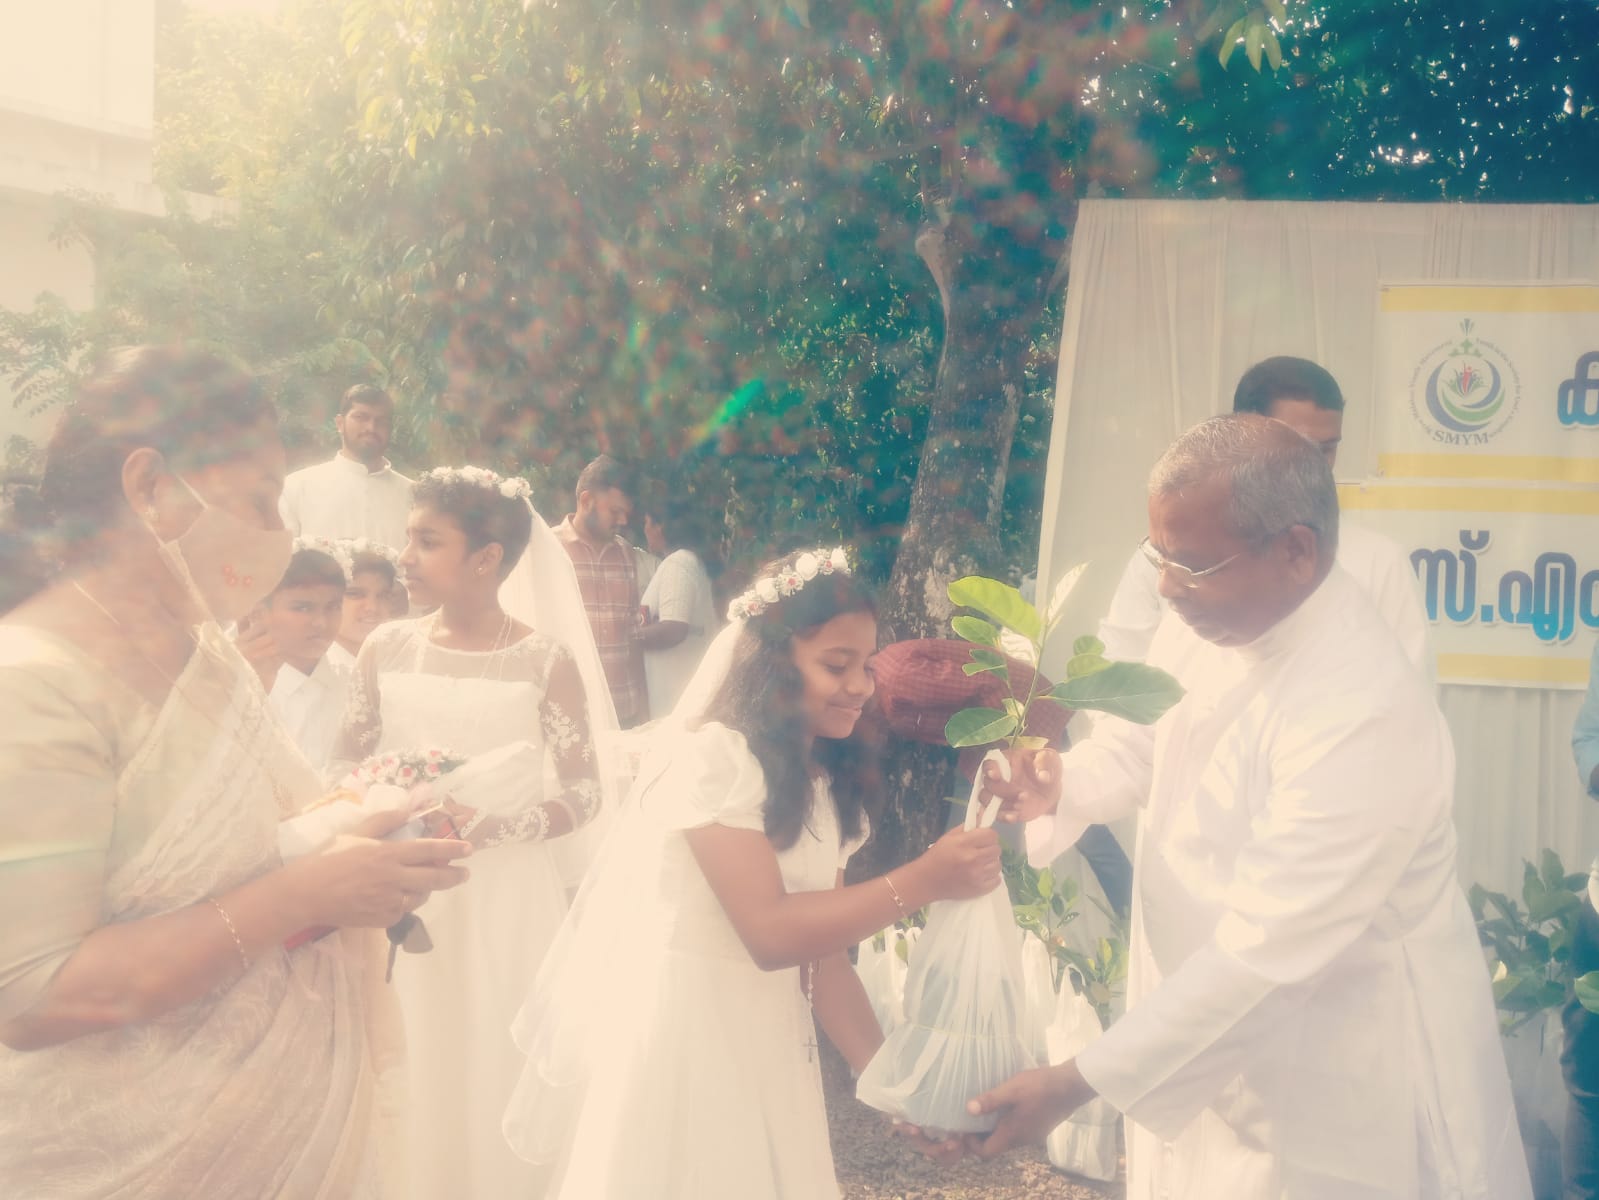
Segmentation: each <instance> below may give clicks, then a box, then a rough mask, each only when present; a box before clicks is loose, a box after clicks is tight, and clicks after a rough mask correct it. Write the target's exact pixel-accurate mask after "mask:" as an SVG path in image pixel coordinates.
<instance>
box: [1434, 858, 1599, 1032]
mask: <svg viewBox="0 0 1599 1200" xmlns="http://www.w3.org/2000/svg"><path fill="white" fill-rule="evenodd" d="M1523 865H1524V868H1525V869H1524V871H1523V875H1522V883H1521V902H1520V903H1518V902H1517V901H1516V900H1514V899H1512V898H1511V897H1510V896H1507V895H1505V894H1504V893H1503V892H1492V891H1489V890H1488V889H1487V888H1485V887H1483V886H1482V885H1481V884H1472V886H1471V888H1470V890H1469V891H1468V892H1467V893H1466V899H1467V902H1468V903H1469V904H1470V906H1471V915H1472V916H1473V917H1474V918H1475V919H1476V922H1477V936H1478V937H1480V938H1481V939H1482V944H1483V946H1484V947H1485V948H1486V949H1487V951H1488V969H1489V971H1490V973H1491V974H1492V976H1493V991H1494V1003H1495V1004H1497V1005H1498V1007H1499V1023H1500V1028H1501V1031H1502V1032H1504V1033H1512V1032H1514V1031H1515V1030H1517V1029H1519V1028H1521V1027H1522V1026H1523V1025H1525V1024H1527V1023H1528V1022H1529V1021H1532V1020H1533V1019H1534V1018H1536V1017H1538V1016H1540V1015H1541V1014H1542V1013H1544V1012H1545V1011H1546V1010H1548V1009H1551V1008H1559V1007H1561V1006H1562V1005H1564V1004H1565V1003H1566V1001H1567V1000H1569V999H1571V997H1572V996H1573V995H1575V996H1576V998H1577V999H1578V1000H1579V1001H1580V1002H1581V1003H1582V1006H1583V1007H1584V1008H1586V1009H1588V1010H1589V1011H1590V1012H1599V971H1590V972H1588V973H1587V974H1586V975H1583V976H1581V977H1580V978H1578V977H1575V976H1573V974H1572V967H1571V947H1572V944H1573V942H1575V940H1576V936H1577V922H1578V919H1579V917H1580V915H1581V912H1582V893H1583V892H1584V891H1585V890H1586V888H1587V886H1588V876H1587V875H1586V874H1567V873H1566V869H1565V867H1564V865H1562V863H1561V861H1560V856H1559V855H1558V854H1556V853H1555V852H1554V851H1553V850H1545V851H1544V852H1543V854H1542V856H1541V857H1540V858H1539V861H1538V865H1537V866H1534V865H1533V864H1532V863H1530V862H1527V863H1524V864H1523ZM1522 904H1525V905H1526V907H1525V908H1523V907H1522Z"/></svg>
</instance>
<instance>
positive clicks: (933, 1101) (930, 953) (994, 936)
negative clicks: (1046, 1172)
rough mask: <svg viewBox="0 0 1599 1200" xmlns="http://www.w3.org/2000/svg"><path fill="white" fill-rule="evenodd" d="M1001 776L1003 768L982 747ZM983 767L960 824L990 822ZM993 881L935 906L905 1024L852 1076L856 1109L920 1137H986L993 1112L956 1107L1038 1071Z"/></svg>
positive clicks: (1014, 948) (1009, 915)
mask: <svg viewBox="0 0 1599 1200" xmlns="http://www.w3.org/2000/svg"><path fill="white" fill-rule="evenodd" d="M989 761H994V762H996V763H997V764H998V766H999V770H1000V771H1001V773H1002V774H1003V775H1004V776H1005V777H1006V778H1009V777H1010V763H1009V760H1008V759H1006V757H1005V756H1004V754H1002V753H1000V752H999V751H991V752H990V753H989V754H988V755H987V756H986V757H985V758H984V760H983V762H984V763H985V764H986V763H988V762H989ZM982 778H983V768H982V767H981V766H980V767H979V768H978V770H977V779H976V781H975V782H974V783H973V784H972V795H971V799H970V800H969V801H968V802H967V805H966V828H967V829H975V828H978V827H979V825H981V826H982V827H983V828H987V827H988V826H990V825H992V824H993V823H994V817H995V816H996V815H997V814H998V811H999V804H1000V801H999V798H998V797H997V796H996V797H995V798H994V799H993V800H992V801H991V802H990V803H989V805H988V807H987V809H986V810H984V811H982V812H979V805H978V795H979V793H980V792H981V790H982ZM1017 934H1018V930H1017V927H1016V917H1015V914H1014V912H1013V910H1012V909H1011V903H1010V894H1009V892H1008V891H1007V890H1006V888H1005V885H1004V884H1003V883H1001V884H1000V885H999V886H998V887H996V888H995V889H994V890H993V891H992V892H990V893H989V894H988V895H986V896H979V897H977V898H976V899H974V900H940V901H938V902H936V903H935V904H933V905H932V906H931V907H930V908H929V910H928V916H927V927H926V928H925V929H924V930H923V931H922V936H921V937H920V938H919V939H918V940H917V942H916V944H915V946H914V947H913V948H912V950H911V955H910V965H909V967H908V969H907V972H906V978H905V1023H904V1024H902V1025H900V1026H899V1027H898V1028H896V1029H894V1030H893V1032H891V1033H890V1034H888V1036H887V1037H886V1038H885V1039H884V1041H883V1045H882V1047H881V1048H880V1049H879V1050H878V1051H877V1053H876V1054H875V1055H874V1056H873V1057H872V1061H871V1062H870V1063H868V1064H867V1066H866V1070H865V1071H863V1072H862V1073H861V1077H860V1082H859V1084H858V1085H857V1087H856V1095H857V1096H858V1097H859V1098H860V1099H861V1100H862V1101H863V1102H864V1103H866V1104H869V1105H871V1106H872V1107H873V1108H876V1109H879V1110H881V1111H882V1112H886V1113H888V1114H889V1115H890V1116H893V1117H897V1118H899V1119H900V1120H902V1121H907V1122H909V1123H910V1124H913V1125H919V1126H921V1127H922V1128H923V1129H926V1130H929V1131H937V1132H940V1133H986V1132H988V1131H989V1130H991V1129H993V1128H994V1126H995V1125H996V1124H997V1122H998V1119H999V1118H998V1116H997V1114H988V1115H985V1116H976V1117H974V1116H972V1115H971V1114H970V1113H968V1112H967V1111H966V1103H967V1101H969V1100H971V1099H972V1098H973V1097H975V1096H978V1095H981V1094H982V1093H983V1092H986V1091H988V1090H989V1089H990V1088H992V1087H994V1086H995V1085H997V1084H1000V1083H1003V1082H1004V1081H1005V1080H1007V1079H1009V1078H1010V1077H1011V1076H1012V1075H1015V1074H1016V1073H1017V1072H1018V1071H1025V1070H1028V1069H1030V1068H1032V1067H1035V1066H1037V1065H1038V1063H1037V1060H1036V1058H1035V1057H1034V1054H1033V1046H1032V1042H1033V1037H1032V1033H1031V1031H1030V1030H1029V1027H1028V1015H1029V1012H1028V1009H1029V1005H1028V997H1027V989H1026V984H1025V980H1024V977H1023V972H1022V952H1021V941H1020V938H1019V937H1018V936H1017Z"/></svg>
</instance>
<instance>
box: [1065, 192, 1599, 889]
mask: <svg viewBox="0 0 1599 1200" xmlns="http://www.w3.org/2000/svg"><path fill="white" fill-rule="evenodd" d="M1596 278H1599V206H1592V205H1454V204H1451V205H1446V204H1263V203H1232V202H1227V201H1215V202H1204V203H1188V202H1180V201H1110V200H1096V201H1088V202H1086V203H1084V204H1083V205H1082V207H1081V209H1080V211H1079V215H1078V221H1077V227H1076V231H1075V233H1074V234H1073V243H1072V251H1071V276H1070V280H1069V283H1068V289H1067V297H1066V316H1065V325H1064V329H1063V331H1062V336H1061V353H1060V375H1059V380H1058V382H1057V385H1056V394H1055V415H1054V426H1053V430H1052V433H1051V438H1050V452H1049V476H1048V481H1047V483H1046V485H1045V491H1044V524H1043V535H1042V539H1041V544H1040V547H1039V580H1040V582H1039V592H1040V594H1041V595H1044V596H1047V595H1048V594H1049V588H1050V585H1051V582H1052V581H1053V580H1054V579H1055V578H1056V577H1057V576H1059V575H1060V574H1061V573H1062V572H1063V571H1064V570H1065V569H1066V568H1067V567H1069V566H1071V565H1073V564H1074V563H1078V562H1084V561H1086V562H1089V563H1090V564H1092V565H1091V566H1090V569H1089V571H1088V573H1087V575H1086V576H1085V578H1084V580H1083V582H1082V584H1081V585H1080V586H1079V588H1078V590H1077V592H1076V594H1075V595H1074V597H1073V602H1072V610H1071V612H1070V614H1069V616H1068V619H1067V622H1066V624H1065V626H1064V632H1065V633H1066V634H1067V636H1066V637H1064V638H1062V639H1059V644H1057V645H1054V646H1052V647H1051V648H1050V657H1049V658H1048V659H1047V660H1046V666H1053V667H1055V668H1056V669H1057V671H1058V669H1059V667H1060V665H1061V659H1062V658H1063V657H1064V655H1065V653H1066V652H1069V648H1070V635H1071V634H1074V633H1082V632H1087V631H1091V630H1092V629H1093V628H1094V626H1095V624H1096V623H1097V622H1098V620H1099V618H1100V617H1101V616H1102V615H1103V613H1104V610H1105V607H1106V605H1107V603H1108V602H1109V599H1110V596H1111V593H1112V591H1113V590H1114V588H1115V584H1116V580H1117V577H1118V575H1119V574H1120V572H1121V569H1122V567H1123V565H1124V564H1125V563H1126V561H1127V557H1128V555H1129V554H1130V553H1131V551H1132V549H1133V546H1134V545H1135V544H1136V543H1137V542H1138V540H1139V539H1140V538H1141V537H1143V536H1144V533H1145V532H1146V527H1145V502H1144V485H1145V480H1146V478H1147V475H1148V472H1149V468H1150V467H1151V466H1152V465H1153V464H1154V462H1155V460H1156V459H1157V458H1158V457H1159V456H1160V453H1161V451H1163V450H1164V449H1165V448H1166V446H1167V445H1168V444H1169V443H1170V442H1171V441H1172V440H1173V439H1174V438H1175V437H1176V436H1177V434H1178V433H1180V432H1181V431H1182V430H1184V429H1186V428H1188V427H1189V426H1191V425H1193V424H1196V423H1197V422H1199V421H1201V420H1203V419H1205V418H1206V417H1209V416H1212V415H1214V414H1215V413H1218V412H1224V411H1226V410H1227V409H1228V408H1229V407H1230V406H1231V401H1232V391H1233V386H1234V384H1235V383H1236V382H1237V380H1238V377H1239V375H1241V374H1242V373H1243V371H1244V369H1245V368H1246V367H1248V366H1249V365H1250V364H1251V363H1253V362H1256V361H1258V360H1260V359H1262V358H1265V357H1267V356H1269V355H1273V354H1297V355H1302V356H1304V357H1306V358H1311V359H1314V360H1315V361H1317V362H1319V363H1321V364H1323V365H1324V366H1326V367H1327V368H1328V369H1329V370H1331V371H1332V373H1333V374H1334V375H1335V376H1336V377H1337V378H1338V381H1339V383H1340V385H1341V386H1342V388H1343V391H1344V398H1345V400H1346V402H1347V405H1348V408H1347V411H1346V413H1345V419H1344V442H1343V447H1342V449H1341V450H1340V452H1339V457H1338V476H1339V480H1340V482H1344V481H1355V480H1360V479H1363V478H1368V477H1372V476H1374V475H1375V471H1376V447H1375V446H1374V445H1373V438H1372V430H1373V428H1374V426H1375V419H1376V412H1375V408H1374V402H1373V392H1374V387H1373V376H1374V356H1373V331H1374V329H1375V327H1376V318H1377V295H1378V292H1377V285H1378V283H1379V281H1397V280H1405V281H1417V280H1428V279H1438V280H1471V281H1494V280H1502V281H1505V282H1527V281H1533V280H1574V279H1589V280H1592V279H1596ZM1595 345H1596V347H1599V331H1596V337H1595ZM1595 535H1596V536H1599V529H1596V530H1595ZM1579 636H1581V635H1579ZM1581 698H1582V694H1581V693H1580V692H1574V691H1564V692H1562V691H1541V690H1535V689H1528V688H1485V687H1453V686H1445V687H1443V688H1441V689H1440V703H1441V704H1442V707H1443V710H1444V713H1445V714H1446V715H1447V717H1448V718H1449V722H1450V725H1451V727H1452V728H1453V730H1454V735H1455V750H1456V755H1457V758H1458V764H1459V766H1458V783H1457V789H1456V815H1455V820H1456V825H1457V827H1458V828H1459V831H1460V842H1461V853H1460V860H1461V875H1462V878H1463V881H1464V882H1467V883H1470V882H1481V883H1483V884H1486V885H1487V886H1489V887H1493V888H1496V889H1499V890H1504V891H1510V892H1512V893H1513V894H1514V893H1519V891H1520V887H1521V860H1522V859H1523V858H1533V857H1535V856H1536V855H1537V854H1538V852H1539V851H1540V850H1541V849H1542V848H1543V847H1545V846H1548V847H1553V848H1554V849H1556V850H1557V851H1559V853H1560V854H1561V856H1562V858H1563V859H1564V860H1565V862H1566V864H1567V866H1568V868H1569V869H1578V868H1581V867H1584V866H1585V865H1586V864H1587V863H1588V861H1589V860H1590V859H1591V858H1592V857H1593V855H1594V852H1595V850H1596V849H1599V804H1596V803H1595V802H1594V801H1592V800H1589V799H1587V797H1586V795H1585V793H1584V791H1583V789H1582V787H1581V785H1580V784H1579V783H1578V780H1577V773H1576V768H1575V766H1574V765H1573V762H1572V757H1571V746H1570V737H1571V724H1572V721H1573V720H1574V719H1575V716H1576V711H1577V706H1578V704H1579V703H1580V701H1581Z"/></svg>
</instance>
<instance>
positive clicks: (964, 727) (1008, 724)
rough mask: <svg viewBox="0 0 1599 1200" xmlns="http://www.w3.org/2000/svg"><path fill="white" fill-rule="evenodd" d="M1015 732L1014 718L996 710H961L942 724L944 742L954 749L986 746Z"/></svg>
mask: <svg viewBox="0 0 1599 1200" xmlns="http://www.w3.org/2000/svg"><path fill="white" fill-rule="evenodd" d="M1015 732H1016V718H1015V717H1013V716H1011V715H1010V713H1008V712H1001V711H1000V710H999V709H997V708H963V709H961V710H960V712H958V713H956V714H955V715H954V716H953V717H951V718H950V719H949V720H948V721H947V722H945V724H944V740H945V741H946V742H948V743H949V744H950V745H951V746H953V747H955V749H957V750H959V749H961V748H963V747H965V746H986V745H988V744H989V743H990V742H997V741H999V739H1000V738H1004V737H1009V736H1010V735H1011V734H1013V733H1015Z"/></svg>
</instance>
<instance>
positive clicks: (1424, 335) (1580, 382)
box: [1342, 282, 1599, 688]
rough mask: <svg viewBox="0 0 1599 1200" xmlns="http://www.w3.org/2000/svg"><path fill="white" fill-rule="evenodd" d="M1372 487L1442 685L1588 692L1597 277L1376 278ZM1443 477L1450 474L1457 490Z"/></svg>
mask: <svg viewBox="0 0 1599 1200" xmlns="http://www.w3.org/2000/svg"><path fill="white" fill-rule="evenodd" d="M1375 351H1376V353H1375V364H1374V369H1375V372H1376V380H1375V385H1376V386H1375V389H1374V395H1375V397H1376V400H1377V409H1378V417H1377V424H1376V435H1377V473H1378V475H1379V476H1380V477H1381V478H1380V479H1379V480H1378V481H1376V482H1372V483H1368V484H1366V485H1364V486H1358V487H1345V488H1343V489H1342V500H1343V504H1344V507H1345V509H1346V510H1348V511H1349V512H1350V514H1351V517H1352V518H1353V519H1354V520H1357V521H1360V522H1361V523H1363V524H1367V525H1370V526H1372V527H1373V528H1376V529H1379V530H1381V531H1383V532H1385V533H1387V534H1388V535H1389V536H1391V537H1393V538H1395V539H1397V540H1398V541H1399V543H1400V544H1401V545H1402V546H1403V547H1404V548H1405V549H1406V550H1407V551H1408V552H1409V553H1410V559H1411V563H1412V565H1413V566H1414V567H1415V568H1416V576H1417V580H1418V582H1419V585H1420V587H1421V590H1422V593H1423V596H1424V597H1425V603H1426V607H1427V614H1428V616H1429V618H1430V619H1431V620H1432V623H1433V644H1434V648H1435V649H1436V651H1437V654H1438V678H1439V680H1440V681H1441V682H1444V683H1466V684H1497V685H1510V686H1521V687H1542V688H1548V687H1566V688H1580V687H1583V686H1584V685H1585V684H1586V683H1587V679H1588V654H1589V651H1590V649H1591V648H1592V646H1593V639H1594V636H1595V634H1596V633H1599V536H1596V535H1599V522H1595V520H1594V517H1595V516H1599V487H1596V485H1599V286H1596V285H1594V284H1591V283H1553V284H1551V283H1538V284H1530V283H1529V284H1507V283H1438V282H1432V283H1386V284H1382V285H1380V288H1379V295H1378V304H1377V337H1376V346H1375ZM1446 481H1459V482H1458V483H1455V484H1453V485H1451V484H1449V483H1448V482H1446Z"/></svg>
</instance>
